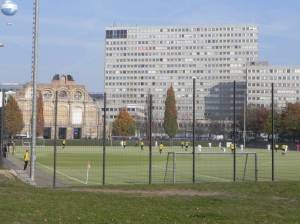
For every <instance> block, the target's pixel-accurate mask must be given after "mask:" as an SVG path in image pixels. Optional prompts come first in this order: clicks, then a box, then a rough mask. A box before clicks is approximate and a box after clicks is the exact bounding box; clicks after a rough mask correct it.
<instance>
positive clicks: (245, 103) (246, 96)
mask: <svg viewBox="0 0 300 224" xmlns="http://www.w3.org/2000/svg"><path fill="white" fill-rule="evenodd" d="M245 84H246V88H245V99H244V132H243V144H244V148H246V135H247V123H246V119H247V108H248V105H247V104H248V67H247V65H246V82H245Z"/></svg>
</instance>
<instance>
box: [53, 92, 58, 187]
mask: <svg viewBox="0 0 300 224" xmlns="http://www.w3.org/2000/svg"><path fill="white" fill-rule="evenodd" d="M57 105H58V92H57V91H56V92H55V103H54V165H53V188H55V187H56V159H57V108H58V107H57Z"/></svg>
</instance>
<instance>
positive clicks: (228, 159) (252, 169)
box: [164, 152, 258, 184]
mask: <svg viewBox="0 0 300 224" xmlns="http://www.w3.org/2000/svg"><path fill="white" fill-rule="evenodd" d="M233 161H234V160H233V154H232V153H213V152H211V153H210V152H197V153H195V179H196V182H197V183H201V182H230V181H232V180H233V175H234V171H233V166H234V162H233ZM257 173H258V169H257V154H256V153H248V152H240V153H236V180H237V181H257ZM192 176H193V153H192V152H168V155H167V160H166V165H165V172H164V183H173V184H175V183H189V182H191V180H192Z"/></svg>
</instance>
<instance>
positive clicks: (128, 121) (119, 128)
mask: <svg viewBox="0 0 300 224" xmlns="http://www.w3.org/2000/svg"><path fill="white" fill-rule="evenodd" d="M135 130H136V123H135V121H134V119H133V118H132V116H131V115H130V114H129V113H128V111H127V110H126V109H121V110H120V113H119V115H118V117H117V118H116V119H115V121H114V122H113V127H112V134H113V135H114V136H134V135H135Z"/></svg>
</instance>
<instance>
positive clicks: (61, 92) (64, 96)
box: [58, 90, 68, 99]
mask: <svg viewBox="0 0 300 224" xmlns="http://www.w3.org/2000/svg"><path fill="white" fill-rule="evenodd" d="M58 96H59V98H61V99H67V98H68V94H67V92H66V91H65V90H62V91H60V92H59V94H58Z"/></svg>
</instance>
